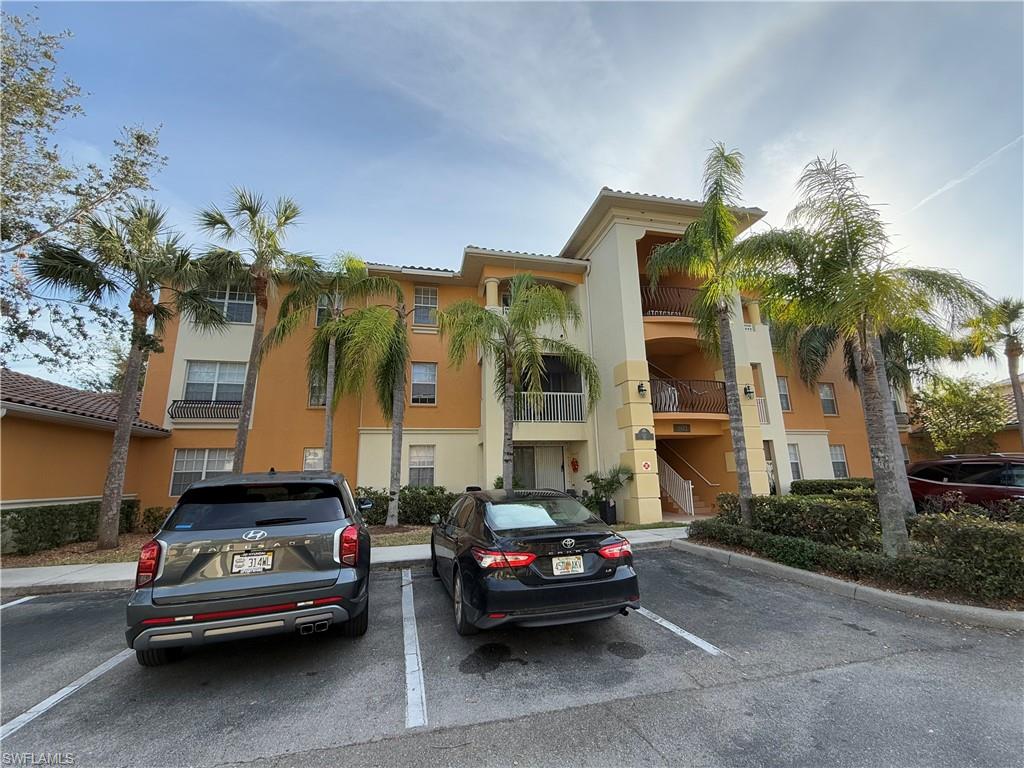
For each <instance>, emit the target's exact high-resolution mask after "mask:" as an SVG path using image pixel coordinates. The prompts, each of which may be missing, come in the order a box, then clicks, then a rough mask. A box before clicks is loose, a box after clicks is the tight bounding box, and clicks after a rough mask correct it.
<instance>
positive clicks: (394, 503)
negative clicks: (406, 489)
mask: <svg viewBox="0 0 1024 768" xmlns="http://www.w3.org/2000/svg"><path fill="white" fill-rule="evenodd" d="M401 322H404V318H403V320H402V321H401ZM404 422H405V366H402V367H401V368H399V369H398V370H396V371H395V383H394V388H393V391H392V393H391V480H390V484H389V486H388V517H387V520H386V521H385V523H384V524H385V525H386V526H388V527H390V528H393V527H395V526H396V525H398V492H399V491H400V490H401V488H402V433H403V430H404V426H405V424H404Z"/></svg>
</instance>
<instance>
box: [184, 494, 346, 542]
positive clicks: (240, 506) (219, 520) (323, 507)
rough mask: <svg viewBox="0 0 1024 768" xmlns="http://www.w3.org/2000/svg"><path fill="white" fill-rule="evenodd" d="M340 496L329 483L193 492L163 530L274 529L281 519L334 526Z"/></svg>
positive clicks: (339, 510) (341, 513) (338, 517)
mask: <svg viewBox="0 0 1024 768" xmlns="http://www.w3.org/2000/svg"><path fill="white" fill-rule="evenodd" d="M340 496H341V494H340V493H339V492H338V489H337V488H336V487H335V486H334V485H332V484H329V483H324V484H323V485H321V484H313V483H286V484H283V485H256V486H251V485H244V484H233V485H225V486H221V487H216V488H196V489H194V490H191V491H188V492H187V493H185V495H184V496H183V497H182V498H181V502H180V503H179V504H178V506H177V507H176V508H175V510H174V513H173V514H172V515H171V516H170V517H169V518H168V519H167V525H166V529H169V530H174V529H177V528H180V529H185V530H192V531H214V530H217V529H218V528H242V529H245V528H256V527H261V526H265V525H274V524H275V523H278V522H280V521H281V520H282V519H284V520H291V521H294V522H295V523H333V522H336V521H340V520H344V519H345V511H344V508H343V507H342V501H341V498H340Z"/></svg>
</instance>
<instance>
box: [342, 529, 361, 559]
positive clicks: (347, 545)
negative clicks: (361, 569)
mask: <svg viewBox="0 0 1024 768" xmlns="http://www.w3.org/2000/svg"><path fill="white" fill-rule="evenodd" d="M338 561H339V562H340V563H341V564H342V565H349V566H354V565H356V563H358V562H359V529H358V528H356V527H355V526H354V525H350V526H348V527H347V528H345V529H344V530H343V531H342V532H341V536H339V537H338Z"/></svg>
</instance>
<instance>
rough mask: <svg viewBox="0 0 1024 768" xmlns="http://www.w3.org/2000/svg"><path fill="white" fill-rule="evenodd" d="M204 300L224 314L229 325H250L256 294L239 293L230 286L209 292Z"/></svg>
mask: <svg viewBox="0 0 1024 768" xmlns="http://www.w3.org/2000/svg"><path fill="white" fill-rule="evenodd" d="M206 298H207V299H208V300H209V302H210V303H211V304H213V305H214V306H215V307H217V309H219V310H220V311H221V312H222V313H223V314H224V319H225V320H227V321H228V322H229V323H251V322H252V313H253V309H254V308H255V307H256V294H255V293H247V292H245V291H240V290H238V289H237V288H232V287H231V286H230V285H228V286H226V287H224V288H222V289H221V290H217V291H210V292H209V293H207V294H206Z"/></svg>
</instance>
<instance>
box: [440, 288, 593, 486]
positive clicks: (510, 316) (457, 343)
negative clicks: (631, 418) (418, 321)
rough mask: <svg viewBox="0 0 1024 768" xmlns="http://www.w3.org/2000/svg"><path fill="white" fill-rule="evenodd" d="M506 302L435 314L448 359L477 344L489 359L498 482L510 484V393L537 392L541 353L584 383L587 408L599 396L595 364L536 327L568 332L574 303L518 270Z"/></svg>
mask: <svg viewBox="0 0 1024 768" xmlns="http://www.w3.org/2000/svg"><path fill="white" fill-rule="evenodd" d="M509 293H510V298H511V302H510V304H509V308H508V312H507V313H505V312H495V311H493V310H492V309H488V308H486V307H482V306H480V305H479V304H477V303H476V302H475V301H473V300H472V299H465V300H463V301H459V302H456V303H455V304H453V305H452V306H450V307H449V308H448V309H447V310H445V311H444V312H439V313H438V326H439V328H440V331H441V334H442V335H444V336H446V337H447V339H448V358H449V359H450V360H451V362H452V364H453V365H454V366H455V367H456V368H459V367H461V366H462V365H463V363H465V361H466V357H467V356H468V355H470V354H472V353H474V352H476V350H477V349H479V350H481V351H482V352H483V354H485V355H486V356H487V357H488V358H489V359H490V360H491V361H492V362H493V363H494V392H495V394H496V395H497V397H498V399H499V400H500V401H501V403H502V409H503V413H504V428H503V429H504V431H503V438H502V464H501V478H502V487H504V488H512V487H514V486H513V475H514V473H513V455H514V452H513V450H512V429H513V426H514V424H515V397H516V393H519V392H521V393H524V395H525V396H526V397H527V398H530V397H537V396H539V395H540V393H541V391H542V389H543V380H544V371H545V367H544V355H545V353H546V354H551V355H558V356H559V357H560V358H561V359H562V362H563V363H565V366H566V367H567V368H568V369H569V370H570V371H572V372H574V373H576V374H579V376H580V377H581V378H582V379H583V381H584V383H585V385H586V388H587V395H586V396H587V408H588V409H590V408H593V407H594V404H595V403H596V402H597V400H598V399H599V398H600V396H601V377H600V374H599V373H598V370H597V363H596V362H594V359H593V358H592V357H591V356H590V355H588V354H587V353H586V352H584V351H583V350H581V349H579V348H578V347H576V346H574V345H573V344H571V343H569V342H567V341H563V340H561V339H552V338H549V337H548V336H545V335H544V334H543V332H542V329H543V327H544V326H550V325H554V326H556V327H558V328H560V329H561V330H562V333H563V335H566V334H567V333H568V330H569V327H570V326H573V327H575V326H577V325H579V322H580V318H581V313H580V309H579V307H578V306H576V303H575V302H574V301H573V300H572V299H571V298H570V297H569V296H567V295H566V294H565V293H564V292H563V291H561V290H559V289H558V288H556V287H555V286H553V285H546V284H542V283H538V282H537V280H536V279H535V278H534V276H533V275H531V274H529V273H522V274H518V275H515V276H514V277H513V278H512V279H511V281H510V287H509Z"/></svg>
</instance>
